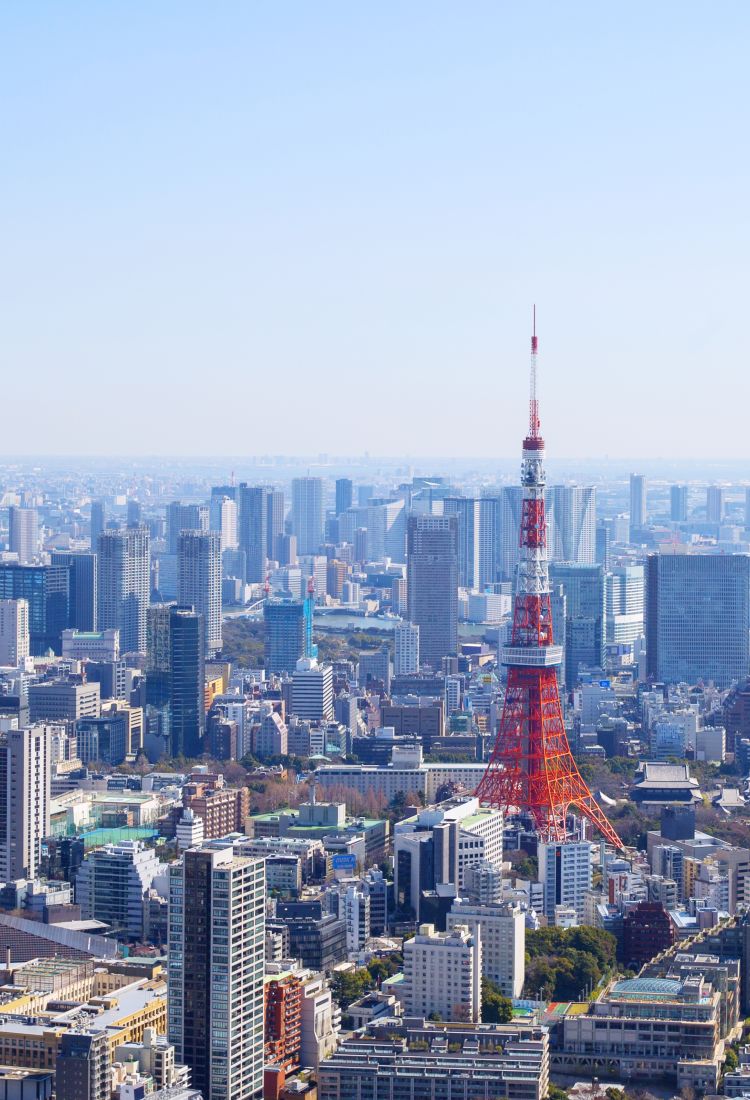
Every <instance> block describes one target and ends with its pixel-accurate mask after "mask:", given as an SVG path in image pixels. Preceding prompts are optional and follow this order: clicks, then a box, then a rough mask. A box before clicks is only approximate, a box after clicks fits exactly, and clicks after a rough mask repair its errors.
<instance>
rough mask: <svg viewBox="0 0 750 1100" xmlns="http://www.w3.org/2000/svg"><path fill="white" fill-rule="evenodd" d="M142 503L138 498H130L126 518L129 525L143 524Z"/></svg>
mask: <svg viewBox="0 0 750 1100" xmlns="http://www.w3.org/2000/svg"><path fill="white" fill-rule="evenodd" d="M141 511H142V509H141V505H140V501H138V500H129V501H128V504H127V508H126V512H125V515H126V519H125V522H126V523H127V525H128V527H140V525H141V522H142V521H141Z"/></svg>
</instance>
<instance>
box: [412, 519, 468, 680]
mask: <svg viewBox="0 0 750 1100" xmlns="http://www.w3.org/2000/svg"><path fill="white" fill-rule="evenodd" d="M406 560H407V599H408V605H409V621H410V622H412V623H415V624H416V625H417V626H418V627H419V649H420V658H421V660H422V661H424V662H426V663H428V664H430V665H432V666H433V667H435V668H437V667H439V665H440V662H441V661H442V659H443V657H446V656H449V655H451V654H455V653H456V652H457V650H458V519H457V517H456V516H450V515H449V516H429V515H411V516H409V522H408V525H407V558H406Z"/></svg>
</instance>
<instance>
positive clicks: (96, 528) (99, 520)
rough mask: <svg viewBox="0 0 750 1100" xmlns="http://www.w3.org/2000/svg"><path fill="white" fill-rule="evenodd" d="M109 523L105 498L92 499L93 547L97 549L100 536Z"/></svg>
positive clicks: (94, 549)
mask: <svg viewBox="0 0 750 1100" xmlns="http://www.w3.org/2000/svg"><path fill="white" fill-rule="evenodd" d="M106 525H107V509H106V506H105V504H104V501H103V500H92V501H91V549H92V550H93V551H96V548H97V546H98V545H99V536H100V535H101V533H102V531H103V530H104V528H105V527H106Z"/></svg>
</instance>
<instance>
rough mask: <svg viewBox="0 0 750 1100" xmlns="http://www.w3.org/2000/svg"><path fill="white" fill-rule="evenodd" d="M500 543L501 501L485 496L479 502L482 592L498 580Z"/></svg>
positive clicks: (480, 587) (480, 581)
mask: <svg viewBox="0 0 750 1100" xmlns="http://www.w3.org/2000/svg"><path fill="white" fill-rule="evenodd" d="M500 542H501V539H500V501H499V499H498V498H497V497H495V496H483V497H481V498H480V501H479V584H478V587H479V589H480V590H483V589H484V587H485V586H486V585H488V584H494V583H495V581H496V580H497V579H498V565H499V554H500Z"/></svg>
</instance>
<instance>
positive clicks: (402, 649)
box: [393, 623, 419, 676]
mask: <svg viewBox="0 0 750 1100" xmlns="http://www.w3.org/2000/svg"><path fill="white" fill-rule="evenodd" d="M393 665H394V670H395V673H396V675H397V676H415V675H416V674H417V673H418V672H419V627H418V626H416V625H415V624H414V623H398V624H397V626H396V630H395V651H394V662H393Z"/></svg>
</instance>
